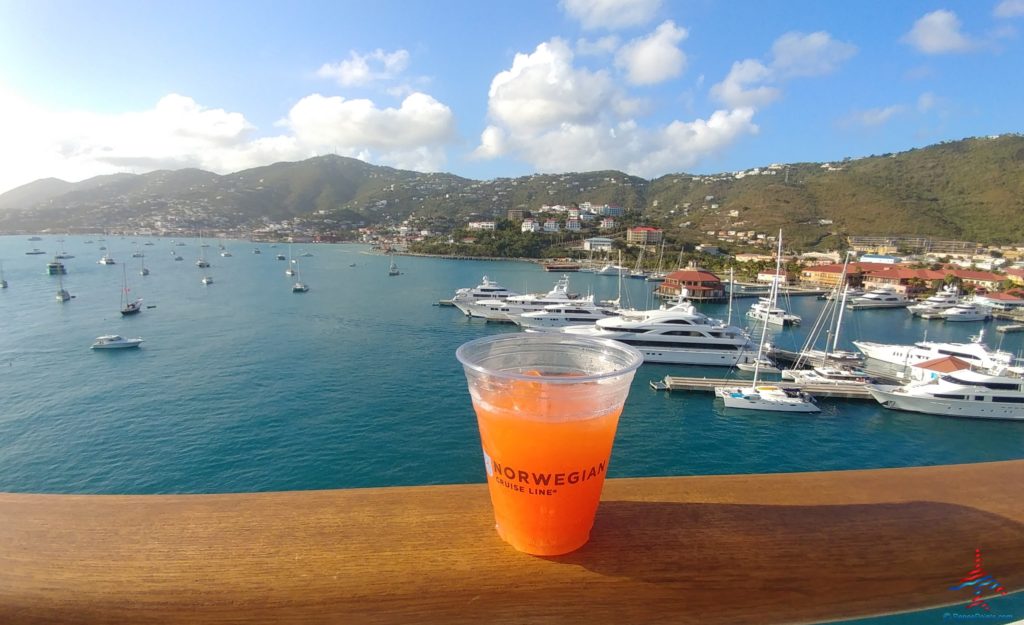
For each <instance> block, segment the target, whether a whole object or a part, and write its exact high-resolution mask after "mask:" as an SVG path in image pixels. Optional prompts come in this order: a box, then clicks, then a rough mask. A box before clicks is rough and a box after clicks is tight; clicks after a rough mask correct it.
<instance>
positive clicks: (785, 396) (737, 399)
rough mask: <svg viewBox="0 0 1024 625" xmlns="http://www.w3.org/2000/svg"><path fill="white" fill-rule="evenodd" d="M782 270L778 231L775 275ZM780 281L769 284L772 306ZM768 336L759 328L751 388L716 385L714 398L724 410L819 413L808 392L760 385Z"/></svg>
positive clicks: (766, 327) (766, 326)
mask: <svg viewBox="0 0 1024 625" xmlns="http://www.w3.org/2000/svg"><path fill="white" fill-rule="evenodd" d="M781 269H782V231H781V230H780V231H779V250H778V255H777V256H776V259H775V274H776V275H778V274H779V271H780V270H781ZM778 292H779V281H778V280H774V281H773V282H772V288H771V291H770V292H769V296H768V299H769V303H771V304H774V303H775V298H776V297H778ZM767 336H768V324H767V323H765V324H762V326H761V342H760V343H758V346H757V358H756V359H755V360H754V363H755V366H754V379H753V381H751V383H750V386H716V387H715V396H716V397H719V398H721V399H722V401H723V402H725V406H726V408H743V409H746V410H769V411H773V412H820V411H821V409H820V408H818V405H817V404H815V403H814V398H813V397H811V396H810V395H808V394H807V393H804V392H801V391H797V390H790V389H784V388H782V387H779V386H774V385H761V386H759V385H758V383H757V381H758V376H759V375H760V374H761V368H760V367H759V366H757V365H758V363H760V362H761V358H762V357H763V356H764V342H765V338H766V337H767Z"/></svg>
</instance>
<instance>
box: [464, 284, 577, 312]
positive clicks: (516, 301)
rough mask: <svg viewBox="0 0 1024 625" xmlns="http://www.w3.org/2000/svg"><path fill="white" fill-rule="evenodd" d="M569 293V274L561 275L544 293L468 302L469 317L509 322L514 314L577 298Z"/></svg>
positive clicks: (564, 302)
mask: <svg viewBox="0 0 1024 625" xmlns="http://www.w3.org/2000/svg"><path fill="white" fill-rule="evenodd" d="M579 299H580V298H579V297H578V296H576V295H573V294H571V293H569V276H567V275H564V274H563V275H562V277H561V278H559V280H558V282H556V283H555V286H554V287H552V289H551V290H550V291H548V292H547V293H545V294H542V295H541V294H528V295H512V296H510V297H506V298H504V299H499V300H495V299H493V298H492V299H484V300H479V301H476V302H473V303H472V304H469V306H468V308H469V315H470V316H471V317H483V318H484V319H487V320H488V321H508V322H511V321H512V320H513V319H514V318H515V316H516V315H521V314H523V313H528V312H533V311H535V310H544V307H545V306H548V305H551V304H568V303H572V302H575V301H577V300H579Z"/></svg>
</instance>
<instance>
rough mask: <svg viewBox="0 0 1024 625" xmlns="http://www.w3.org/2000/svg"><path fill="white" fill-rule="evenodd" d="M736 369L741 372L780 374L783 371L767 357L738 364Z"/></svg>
mask: <svg viewBox="0 0 1024 625" xmlns="http://www.w3.org/2000/svg"><path fill="white" fill-rule="evenodd" d="M736 368H737V369H739V370H740V371H747V372H753V371H758V372H759V373H779V372H780V371H781V370H780V369H779V368H778V367H777V366H775V363H774V362H772V361H771V360H770V359H769V358H768V357H767V356H761V358H759V359H755V360H752V361H750V362H740V363H736Z"/></svg>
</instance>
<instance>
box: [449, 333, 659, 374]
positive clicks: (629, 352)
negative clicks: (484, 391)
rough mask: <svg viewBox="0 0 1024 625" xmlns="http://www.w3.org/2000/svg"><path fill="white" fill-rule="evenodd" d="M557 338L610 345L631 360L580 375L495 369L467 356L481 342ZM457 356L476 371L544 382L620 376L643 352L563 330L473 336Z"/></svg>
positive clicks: (629, 370) (594, 346)
mask: <svg viewBox="0 0 1024 625" xmlns="http://www.w3.org/2000/svg"><path fill="white" fill-rule="evenodd" d="M554 339H558V340H559V341H561V342H564V343H567V344H573V343H575V344H577V345H582V346H586V347H589V348H591V349H600V350H605V349H611V350H615V351H618V352H620V353H623V354H625V355H626V356H628V358H629V360H628V362H627V363H626V364H624V365H623V366H621V367H619V368H616V369H614V370H612V371H606V372H604V373H594V374H591V375H580V376H576V375H574V376H571V377H565V376H548V375H539V376H538V375H527V374H525V373H515V372H511V371H495V370H494V369H488V368H487V367H484V366H482V365H479V364H477V363H475V362H471V361H469V360H468V358H467V355H466V352H467V351H469V350H470V349H472V348H473V347H477V346H479V345H483V344H487V343H500V342H505V341H509V342H511V341H516V342H518V343H523V342H526V343H549V342H555V341H553V340H554ZM455 357H456V358H457V359H458V361H459V362H460V363H462V366H463V367H465V368H467V369H471V370H473V371H475V372H477V373H480V374H484V375H488V376H491V377H497V378H503V379H506V380H523V381H527V382H543V383H545V384H580V383H582V382H594V381H597V380H605V379H608V378H614V377H618V376H620V375H625V374H627V373H632V372H634V371H636V370H637V369H638V368H639V367H640V365H642V364H643V362H644V355H643V354H642V353H641V352H640V350H638V349H637V348H635V347H633V346H632V345H626V344H625V343H620V342H618V341H613V340H612V339H604V338H594V337H589V336H572V335H568V334H562V333H554V332H550V333H547V332H544V333H536V334H514V333H510V334H495V335H492V336H485V337H481V338H478V339H473V340H472V341H468V342H466V343H463V344H462V345H460V346H459V348H458V349H456V350H455Z"/></svg>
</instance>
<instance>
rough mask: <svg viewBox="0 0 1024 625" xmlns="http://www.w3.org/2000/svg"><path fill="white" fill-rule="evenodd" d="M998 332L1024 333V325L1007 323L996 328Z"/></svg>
mask: <svg viewBox="0 0 1024 625" xmlns="http://www.w3.org/2000/svg"><path fill="white" fill-rule="evenodd" d="M996 332H1024V323H1007V324H1005V325H1001V326H996Z"/></svg>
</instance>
